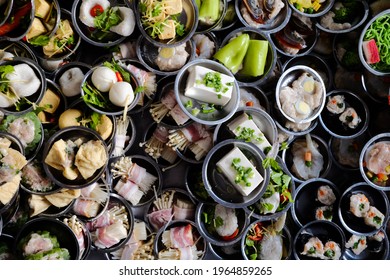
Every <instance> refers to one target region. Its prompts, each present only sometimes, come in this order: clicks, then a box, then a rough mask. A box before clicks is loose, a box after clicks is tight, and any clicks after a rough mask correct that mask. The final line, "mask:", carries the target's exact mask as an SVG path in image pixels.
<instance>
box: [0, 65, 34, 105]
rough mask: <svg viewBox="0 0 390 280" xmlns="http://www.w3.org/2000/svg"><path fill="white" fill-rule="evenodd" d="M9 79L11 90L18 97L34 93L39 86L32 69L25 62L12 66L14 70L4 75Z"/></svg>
mask: <svg viewBox="0 0 390 280" xmlns="http://www.w3.org/2000/svg"><path fill="white" fill-rule="evenodd" d="M6 78H7V79H8V80H9V81H10V83H9V85H10V87H11V89H12V91H13V92H14V93H15V94H16V95H17V96H19V97H25V96H30V95H33V94H34V93H36V92H37V91H38V89H39V87H40V86H41V81H40V80H39V79H38V77H37V75H36V74H35V72H34V70H33V69H32V68H31V66H30V65H28V64H26V63H22V64H18V65H15V66H14V71H13V72H12V73H9V74H7V75H6Z"/></svg>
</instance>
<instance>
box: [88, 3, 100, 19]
mask: <svg viewBox="0 0 390 280" xmlns="http://www.w3.org/2000/svg"><path fill="white" fill-rule="evenodd" d="M103 12H104V9H103V7H102V6H101V5H99V4H96V5H95V6H93V7H92V9H91V11H90V12H89V13H90V14H91V16H93V17H96V16H98V15H101V14H102V13H103Z"/></svg>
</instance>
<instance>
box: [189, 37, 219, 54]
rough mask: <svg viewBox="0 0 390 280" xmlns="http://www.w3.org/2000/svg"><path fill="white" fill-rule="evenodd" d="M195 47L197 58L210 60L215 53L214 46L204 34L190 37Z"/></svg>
mask: <svg viewBox="0 0 390 280" xmlns="http://www.w3.org/2000/svg"><path fill="white" fill-rule="evenodd" d="M192 38H193V39H194V42H195V46H196V54H197V56H198V58H206V59H210V58H211V57H212V56H213V54H214V53H215V44H214V42H213V41H211V40H210V39H209V37H207V36H206V35H204V34H196V35H195V36H194V37H192Z"/></svg>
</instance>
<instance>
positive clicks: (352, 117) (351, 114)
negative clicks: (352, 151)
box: [339, 107, 362, 129]
mask: <svg viewBox="0 0 390 280" xmlns="http://www.w3.org/2000/svg"><path fill="white" fill-rule="evenodd" d="M339 120H340V121H341V122H342V123H343V124H344V125H346V126H348V127H349V128H352V129H354V128H356V127H357V126H358V125H359V123H360V122H361V121H362V120H361V119H360V117H359V116H358V114H357V113H356V111H355V109H354V108H352V107H348V108H347V109H345V111H344V113H342V114H341V115H340V117H339Z"/></svg>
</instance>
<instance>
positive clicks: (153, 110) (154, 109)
mask: <svg viewBox="0 0 390 280" xmlns="http://www.w3.org/2000/svg"><path fill="white" fill-rule="evenodd" d="M149 112H150V114H151V115H152V118H153V120H154V121H155V122H156V123H160V122H161V121H162V119H163V118H165V117H166V116H171V117H172V119H173V120H174V121H175V122H176V124H177V125H183V124H185V123H186V122H187V121H188V120H189V119H190V118H189V117H188V116H187V115H186V114H185V113H184V112H183V110H182V109H181V107H180V105H179V104H178V103H177V100H176V97H175V92H174V91H173V89H170V90H169V91H168V92H167V93H166V94H164V95H163V96H162V97H161V100H160V101H157V102H155V103H153V104H151V105H150V110H149Z"/></svg>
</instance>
